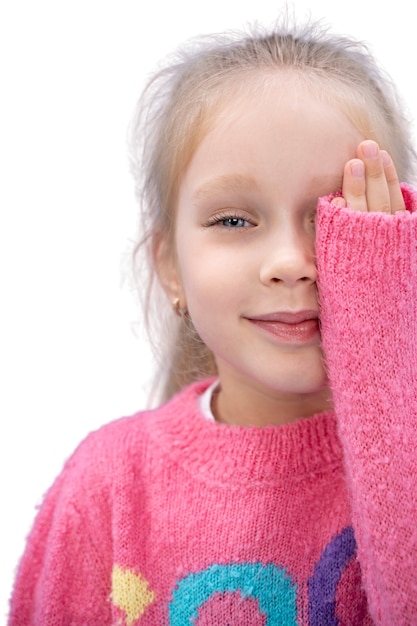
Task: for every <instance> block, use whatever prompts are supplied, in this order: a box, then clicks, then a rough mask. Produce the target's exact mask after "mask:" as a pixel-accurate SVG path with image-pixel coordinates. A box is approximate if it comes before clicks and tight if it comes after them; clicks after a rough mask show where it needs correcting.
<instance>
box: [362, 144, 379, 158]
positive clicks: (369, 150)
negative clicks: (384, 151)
mask: <svg viewBox="0 0 417 626" xmlns="http://www.w3.org/2000/svg"><path fill="white" fill-rule="evenodd" d="M362 152H363V154H364V156H366V158H367V159H375V158H376V157H377V156H378V153H379V147H378V144H377V143H375V141H365V142H364V143H363V144H362Z"/></svg>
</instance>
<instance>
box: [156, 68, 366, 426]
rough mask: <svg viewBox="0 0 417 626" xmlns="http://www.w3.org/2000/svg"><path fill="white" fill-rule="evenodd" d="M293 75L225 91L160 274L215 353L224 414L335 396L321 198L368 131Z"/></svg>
mask: <svg viewBox="0 0 417 626" xmlns="http://www.w3.org/2000/svg"><path fill="white" fill-rule="evenodd" d="M284 81H285V82H284ZM294 83H295V81H292V82H291V80H289V81H287V80H285V79H284V77H280V76H279V75H278V76H277V77H276V78H273V79H272V81H271V84H269V85H268V87H267V88H266V89H264V90H259V89H258V90H256V89H254V90H253V92H250V91H249V90H248V93H247V95H241V96H239V98H236V99H235V100H232V101H229V102H228V103H227V105H226V106H225V107H224V109H223V110H222V111H221V113H220V114H219V115H218V116H217V118H216V119H215V120H214V122H213V125H212V126H211V130H210V131H209V132H208V134H207V135H206V136H205V137H204V139H203V140H202V141H201V143H200V145H199V147H198V148H197V150H196V152H195V153H194V155H193V157H192V159H191V162H190V164H189V166H188V168H187V170H186V172H185V175H184V178H183V180H182V183H181V186H180V190H179V197H178V206H177V221H176V255H177V264H176V267H174V266H170V267H169V268H168V267H167V268H166V269H165V278H166V280H165V283H166V284H168V283H169V285H170V289H171V290H172V293H173V295H176V294H180V295H181V296H182V298H181V300H182V301H184V302H186V305H187V308H188V310H189V313H190V316H191V319H192V321H193V323H194V325H195V327H196V329H197V331H198V333H199V335H200V336H201V338H202V339H203V341H204V342H205V343H206V344H207V346H208V347H209V348H210V349H211V350H212V351H213V353H214V356H215V359H216V362H217V366H218V371H219V376H220V381H221V391H220V393H219V395H218V397H217V404H216V406H215V407H214V412H215V414H216V417H217V419H218V420H220V421H225V422H229V423H242V424H249V423H250V424H255V425H264V424H270V423H281V422H288V421H292V420H294V419H297V418H300V417H305V416H308V415H311V414H312V413H315V412H318V411H321V410H324V409H328V408H329V402H330V394H329V391H328V388H327V381H326V374H325V369H324V366H323V354H322V350H321V347H320V332H319V325H318V301H317V284H316V280H317V273H316V265H315V258H314V240H315V233H314V222H315V209H316V203H317V199H318V197H319V196H322V195H325V194H328V193H331V192H334V191H336V190H338V189H339V188H340V187H341V184H342V174H343V167H344V165H345V163H346V161H347V160H349V159H351V158H353V157H355V154H356V148H357V146H358V144H359V142H360V141H362V140H363V139H364V137H363V136H362V135H361V134H360V132H359V131H358V130H357V129H356V128H355V127H354V126H353V124H352V123H351V122H350V121H349V119H348V118H347V117H346V116H345V115H344V114H343V113H342V112H341V111H340V110H339V109H337V108H334V107H333V106H331V105H329V104H325V103H323V102H319V101H318V99H317V98H315V97H314V96H313V95H312V94H311V92H309V91H308V88H307V87H305V86H303V85H301V84H294ZM174 292H175V294H174Z"/></svg>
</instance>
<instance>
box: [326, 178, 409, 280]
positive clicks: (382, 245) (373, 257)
mask: <svg viewBox="0 0 417 626" xmlns="http://www.w3.org/2000/svg"><path fill="white" fill-rule="evenodd" d="M401 189H402V192H403V197H404V200H405V204H406V209H407V210H406V211H400V212H398V213H396V214H395V215H388V214H386V213H382V212H381V213H378V212H372V213H364V212H359V211H353V210H352V209H350V208H349V207H347V208H342V207H338V206H335V205H332V204H331V201H332V199H333V198H334V197H335V196H337V195H339V194H332V195H330V196H324V197H322V198H320V199H319V201H318V206H317V221H316V227H317V237H316V256H317V268H318V274H319V279H320V282H323V280H325V281H326V282H327V280H331V282H332V288H337V287H338V286H339V288H340V289H341V290H342V291H345V290H346V289H348V290H349V284H352V281H353V283H358V282H359V283H362V284H363V283H364V282H365V283H367V282H368V281H374V280H375V279H376V278H377V277H380V278H381V279H383V281H384V283H385V284H386V283H388V282H390V281H394V282H396V281H397V280H398V279H400V280H401V279H402V280H406V281H409V280H410V279H411V280H412V278H413V277H414V276H415V274H416V272H417V268H416V256H417V254H416V243H417V191H414V190H413V189H412V188H411V187H409V186H408V185H406V184H402V185H401ZM398 287H399V285H398V283H396V284H395V288H396V289H398Z"/></svg>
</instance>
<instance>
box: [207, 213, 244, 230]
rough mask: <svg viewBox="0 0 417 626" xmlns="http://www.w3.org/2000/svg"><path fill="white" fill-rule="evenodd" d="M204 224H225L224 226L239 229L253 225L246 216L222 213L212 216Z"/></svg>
mask: <svg viewBox="0 0 417 626" xmlns="http://www.w3.org/2000/svg"><path fill="white" fill-rule="evenodd" d="M204 226H223V227H224V228H230V229H238V228H248V227H250V226H253V224H252V222H249V220H247V219H246V218H245V217H242V216H239V215H227V214H223V213H220V214H219V215H214V216H213V217H211V218H210V219H209V220H208V221H207V223H206V224H204Z"/></svg>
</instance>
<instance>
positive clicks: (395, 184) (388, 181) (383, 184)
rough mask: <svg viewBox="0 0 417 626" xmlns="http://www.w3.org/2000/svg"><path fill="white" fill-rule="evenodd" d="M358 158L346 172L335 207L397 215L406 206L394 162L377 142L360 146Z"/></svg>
mask: <svg viewBox="0 0 417 626" xmlns="http://www.w3.org/2000/svg"><path fill="white" fill-rule="evenodd" d="M357 156H358V158H357V159H352V160H350V161H348V162H347V163H346V165H345V168H344V172H343V186H342V197H341V198H335V199H334V200H333V203H334V204H337V205H338V206H344V207H345V206H349V207H350V208H351V209H353V210H354V211H379V212H383V213H391V214H393V213H396V212H397V211H404V210H405V205H404V200H403V196H402V193H401V189H400V183H399V181H398V176H397V171H396V169H395V166H394V163H393V161H392V159H391V157H390V156H389V154H388V152H386V151H385V150H380V148H379V146H378V144H377V143H376V142H375V141H371V140H366V141H363V142H362V143H360V144H359V146H358V150H357Z"/></svg>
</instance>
